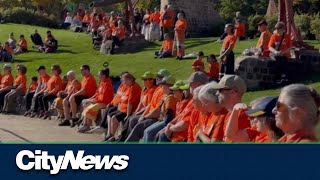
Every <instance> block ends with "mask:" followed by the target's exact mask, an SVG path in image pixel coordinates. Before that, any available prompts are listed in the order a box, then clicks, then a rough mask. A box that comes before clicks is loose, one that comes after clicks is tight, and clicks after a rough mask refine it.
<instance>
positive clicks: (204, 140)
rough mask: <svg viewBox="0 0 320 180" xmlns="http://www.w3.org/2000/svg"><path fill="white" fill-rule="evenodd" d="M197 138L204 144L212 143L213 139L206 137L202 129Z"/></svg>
mask: <svg viewBox="0 0 320 180" xmlns="http://www.w3.org/2000/svg"><path fill="white" fill-rule="evenodd" d="M196 137H197V138H199V139H200V140H201V141H202V142H207V143H208V142H211V139H210V138H209V137H208V136H207V135H205V134H204V132H203V131H202V130H201V129H199V131H198V133H197V136H196Z"/></svg>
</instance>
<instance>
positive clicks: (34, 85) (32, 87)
mask: <svg viewBox="0 0 320 180" xmlns="http://www.w3.org/2000/svg"><path fill="white" fill-rule="evenodd" d="M37 87H38V83H31V84H30V86H29V91H30V92H33V91H35V90H37Z"/></svg>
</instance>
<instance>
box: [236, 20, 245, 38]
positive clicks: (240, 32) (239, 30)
mask: <svg viewBox="0 0 320 180" xmlns="http://www.w3.org/2000/svg"><path fill="white" fill-rule="evenodd" d="M234 29H235V31H234V35H235V36H236V37H237V38H238V37H245V30H246V27H245V25H244V23H237V24H236V25H235V26H234Z"/></svg>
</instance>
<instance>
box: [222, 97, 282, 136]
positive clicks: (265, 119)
mask: <svg viewBox="0 0 320 180" xmlns="http://www.w3.org/2000/svg"><path fill="white" fill-rule="evenodd" d="M277 101H278V98H277V97H271V96H268V97H262V98H259V99H256V100H254V101H253V102H251V107H248V106H247V105H246V104H243V103H239V104H237V105H235V109H237V110H240V109H243V110H246V114H247V115H248V117H249V118H250V125H251V126H250V128H247V129H242V130H239V129H238V119H237V118H235V119H230V120H229V122H228V124H227V126H226V127H227V128H226V137H227V138H228V139H230V140H232V141H233V142H275V141H278V139H279V138H280V137H282V136H283V135H284V133H283V132H282V130H280V129H279V128H277V127H276V121H275V116H274V114H273V113H272V110H273V108H274V107H275V105H276V103H277Z"/></svg>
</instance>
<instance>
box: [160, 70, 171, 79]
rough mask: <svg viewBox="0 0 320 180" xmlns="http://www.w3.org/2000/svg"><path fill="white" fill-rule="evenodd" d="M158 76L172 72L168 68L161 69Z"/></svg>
mask: <svg viewBox="0 0 320 180" xmlns="http://www.w3.org/2000/svg"><path fill="white" fill-rule="evenodd" d="M157 76H162V77H166V76H170V72H169V71H168V70H167V69H160V70H159V72H158V73H157Z"/></svg>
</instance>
